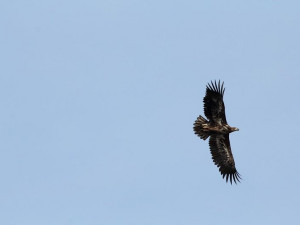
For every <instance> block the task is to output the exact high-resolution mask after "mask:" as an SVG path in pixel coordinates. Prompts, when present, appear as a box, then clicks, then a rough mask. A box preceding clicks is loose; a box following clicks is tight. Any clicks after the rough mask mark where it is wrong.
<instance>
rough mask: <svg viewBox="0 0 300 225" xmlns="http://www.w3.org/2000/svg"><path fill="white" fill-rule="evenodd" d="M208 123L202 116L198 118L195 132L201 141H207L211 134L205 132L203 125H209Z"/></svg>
mask: <svg viewBox="0 0 300 225" xmlns="http://www.w3.org/2000/svg"><path fill="white" fill-rule="evenodd" d="M207 123H208V121H207V120H206V119H205V118H203V117H202V116H198V118H197V119H196V121H195V123H194V132H195V134H196V135H198V136H199V137H200V138H201V139H203V140H206V139H207V138H208V137H209V133H208V132H207V131H205V130H204V128H203V125H204V124H207Z"/></svg>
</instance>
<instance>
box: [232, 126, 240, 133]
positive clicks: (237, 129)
mask: <svg viewBox="0 0 300 225" xmlns="http://www.w3.org/2000/svg"><path fill="white" fill-rule="evenodd" d="M239 130H240V129H239V128H237V127H231V132H234V131H239Z"/></svg>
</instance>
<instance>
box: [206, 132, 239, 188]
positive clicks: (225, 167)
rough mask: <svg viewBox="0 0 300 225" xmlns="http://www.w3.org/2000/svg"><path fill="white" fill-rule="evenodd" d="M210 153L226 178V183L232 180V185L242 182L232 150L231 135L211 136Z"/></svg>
mask: <svg viewBox="0 0 300 225" xmlns="http://www.w3.org/2000/svg"><path fill="white" fill-rule="evenodd" d="M209 147H210V152H211V154H212V159H213V161H214V163H215V164H216V165H217V166H218V167H219V171H220V172H221V174H222V175H223V178H224V177H225V176H226V182H227V181H228V178H230V183H232V179H233V181H234V182H235V183H236V181H240V180H239V179H241V177H240V174H239V173H238V172H237V170H236V168H235V163H234V159H233V155H232V152H231V148H230V141H229V134H225V135H217V134H214V135H211V137H210V139H209Z"/></svg>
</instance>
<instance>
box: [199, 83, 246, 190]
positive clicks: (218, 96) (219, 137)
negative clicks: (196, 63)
mask: <svg viewBox="0 0 300 225" xmlns="http://www.w3.org/2000/svg"><path fill="white" fill-rule="evenodd" d="M223 85H224V82H223V83H222V85H221V84H220V81H219V82H218V83H217V82H216V81H215V82H211V83H210V84H209V83H208V85H207V86H206V95H205V97H204V99H203V102H204V114H205V116H206V117H207V119H208V120H209V121H208V120H206V119H205V118H203V117H202V116H199V117H198V118H197V120H196V121H195V123H194V132H195V134H196V135H198V136H199V137H200V138H201V139H203V140H206V139H207V138H208V137H210V139H209V147H210V152H211V154H212V159H213V161H214V163H215V164H216V165H217V166H218V167H219V171H220V172H221V174H222V175H223V178H225V177H226V182H227V181H228V178H229V180H230V183H231V184H232V180H233V181H234V182H235V183H236V182H237V181H240V179H241V176H240V174H239V173H238V172H237V170H236V168H235V163H234V158H233V155H232V152H231V147H230V141H229V134H230V133H231V132H234V131H238V130H239V129H238V128H236V127H230V126H229V125H228V124H227V121H226V115H225V105H224V102H223V96H224V92H225V88H224V87H223Z"/></svg>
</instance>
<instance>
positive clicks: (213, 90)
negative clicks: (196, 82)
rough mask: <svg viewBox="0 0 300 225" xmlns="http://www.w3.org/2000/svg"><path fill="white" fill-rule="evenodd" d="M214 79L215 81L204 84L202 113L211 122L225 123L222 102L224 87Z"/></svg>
mask: <svg viewBox="0 0 300 225" xmlns="http://www.w3.org/2000/svg"><path fill="white" fill-rule="evenodd" d="M223 85H224V82H223V83H222V85H221V84H220V81H219V83H218V84H217V82H216V81H215V83H213V82H211V84H209V83H208V85H207V86H206V95H205V97H204V99H203V102H204V114H205V116H206V117H207V118H208V119H209V120H210V122H212V123H213V124H218V125H222V124H227V121H226V115H225V105H224V102H223V95H224V92H225V88H224V87H223Z"/></svg>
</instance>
